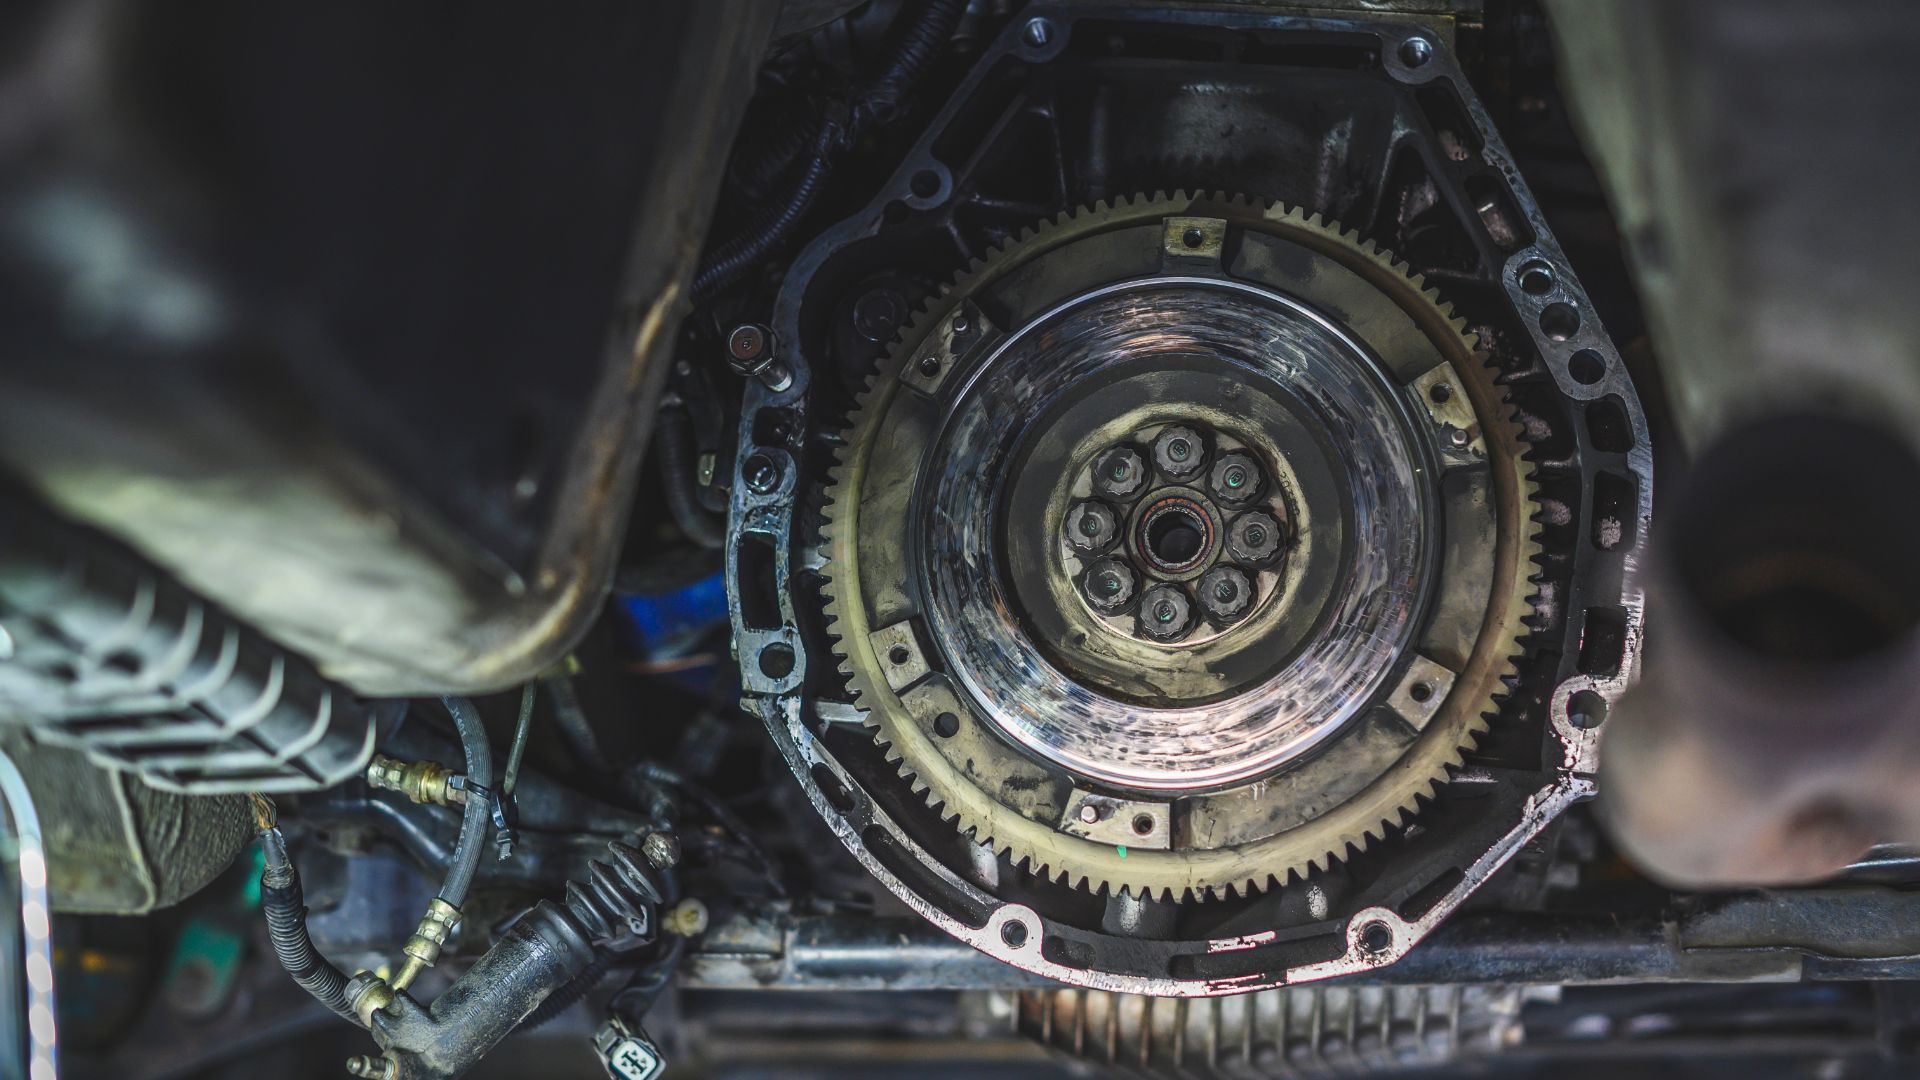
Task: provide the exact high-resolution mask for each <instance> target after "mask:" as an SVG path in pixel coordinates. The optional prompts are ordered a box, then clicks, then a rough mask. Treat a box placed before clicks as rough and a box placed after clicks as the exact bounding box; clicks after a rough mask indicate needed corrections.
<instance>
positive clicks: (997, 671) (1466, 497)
mask: <svg viewBox="0 0 1920 1080" xmlns="http://www.w3.org/2000/svg"><path fill="white" fill-rule="evenodd" d="M1494 374H1495V373H1494V371H1493V370H1492V369H1491V368H1490V366H1489V364H1488V362H1487V357H1486V355H1485V354H1484V353H1483V352H1481V351H1480V350H1479V349H1478V347H1477V343H1476V340H1475V339H1474V338H1473V337H1471V336H1470V335H1468V334H1467V333H1466V332H1465V329H1464V325H1463V323H1462V322H1460V321H1459V320H1457V319H1456V318H1454V316H1453V314H1452V312H1451V310H1450V309H1449V308H1448V307H1447V306H1446V305H1445V304H1443V303H1442V302H1441V301H1440V299H1439V297H1438V296H1437V295H1436V293H1435V292H1434V291H1433V290H1431V289H1428V288H1427V287H1425V285H1424V283H1423V282H1422V281H1421V280H1420V279H1419V278H1418V277H1417V276H1414V275H1412V274H1410V272H1409V271H1408V270H1407V268H1406V267H1405V266H1404V265H1403V264H1401V263H1399V262H1397V261H1396V260H1395V259H1394V257H1393V256H1392V255H1391V254H1389V253H1387V252H1385V251H1382V250H1380V249H1379V248H1378V247H1376V246H1374V245H1373V244H1371V243H1368V242H1365V241H1363V240H1361V239H1359V237H1358V235H1357V234H1355V233H1352V232H1347V231H1343V230H1342V229H1341V228H1340V227H1339V226H1337V225H1335V224H1333V223H1331V222H1327V221H1324V220H1322V219H1320V218H1318V217H1312V216H1307V215H1304V214H1302V213H1300V212H1298V211H1296V210H1292V209H1289V208H1287V207H1284V206H1279V205H1269V204H1264V203H1260V202H1256V201H1252V200H1248V199H1245V198H1235V197H1228V196H1224V195H1186V194H1176V195H1171V196H1168V195H1159V196H1153V197H1146V196H1142V197H1138V198H1133V199H1119V200H1116V201H1114V202H1113V203H1111V204H1108V203H1102V204H1099V205H1096V206H1092V207H1088V208H1084V209H1081V210H1079V211H1077V212H1075V213H1072V214H1065V215H1062V216H1060V217H1058V218H1056V219H1054V220H1052V221H1048V222H1046V223H1043V224H1041V225H1039V226H1038V227H1036V228H1033V229H1030V230H1028V231H1027V232H1026V233H1024V234H1022V235H1021V236H1019V237H1018V238H1016V239H1014V240H1012V241H1010V242H1009V243H1007V244H1006V245H1005V246H1004V247H1002V248H1000V249H999V250H998V251H996V252H995V253H993V254H992V255H991V256H990V257H988V258H987V259H985V260H983V261H979V262H977V263H976V264H975V265H974V266H973V267H972V268H971V270H970V271H969V272H967V273H965V274H964V275H962V276H961V277H960V278H959V279H958V280H957V281H955V282H953V283H952V284H951V286H950V287H948V288H947V289H946V290H944V291H943V292H942V293H941V294H940V295H939V296H938V297H937V298H936V299H935V300H934V301H933V302H932V303H930V304H929V305H928V306H927V307H926V308H925V309H924V310H923V311H922V312H921V313H920V315H919V316H918V317H917V318H916V319H915V320H913V321H912V322H911V323H910V324H909V325H908V327H907V328H906V329H905V330H904V331H903V332H902V334H901V336H900V337H899V339H898V340H897V341H896V342H895V344H894V346H893V348H892V349H891V350H890V352H889V353H888V355H887V356H886V358H885V359H884V360H883V361H882V363H881V365H880V367H879V369H878V371H877V372H876V373H875V375H874V377H873V379H872V381H871V383H870V384H869V386H868V387H867V389H866V391H865V393H864V394H862V395H861V396H860V398H859V400H858V403H857V405H856V407H855V409H854V411H853V414H852V416H851V418H850V420H849V422H848V425H847V427H846V430H845V432H844V436H843V440H842V443H843V445H842V446H841V448H840V450H839V453H838V462H837V466H836V467H835V468H834V469H833V470H832V472H831V479H830V484H829V487H828V490H827V493H826V507H825V516H826V518H827V523H826V525H825V526H824V529H823V534H822V535H823V554H824V565H823V573H824V574H825V575H826V578H827V581H826V584H825V592H826V598H827V603H826V612H827V616H828V619H829V633H830V634H831V635H833V636H835V637H836V638H837V642H836V643H835V646H834V648H835V652H836V654H837V656H838V658H839V659H840V661H841V671H842V672H843V673H844V675H845V677H846V679H847V680H848V683H849V685H850V688H851V690H852V693H853V695H854V702H855V704H856V705H857V707H858V709H859V710H860V714H861V719H862V721H863V722H864V723H865V724H866V725H867V726H868V728H870V730H871V734H872V736H873V738H874V739H875V740H877V741H878V742H879V743H880V744H881V745H882V746H883V747H884V748H885V752H886V756H887V759H888V761H890V762H893V763H896V764H897V767H898V771H899V775H900V777H901V778H902V780H903V782H905V783H907V784H910V785H911V786H912V788H913V790H914V791H915V792H916V793H920V794H921V795H923V796H924V799H925V800H926V803H927V804H928V805H929V806H931V807H933V808H935V809H936V810H937V811H938V812H939V815H940V817H942V818H943V819H945V820H947V821H949V822H950V823H951V824H952V825H953V826H954V827H956V828H957V829H958V830H959V831H960V832H961V833H962V834H964V835H965V836H967V837H968V838H970V839H971V840H972V841H973V842H974V843H975V844H977V845H983V846H984V847H986V848H987V849H989V850H991V851H993V852H995V853H996V854H1000V855H1004V856H1008V857H1010V858H1011V859H1012V861H1013V862H1014V863H1015V864H1016V865H1022V866H1024V867H1025V868H1026V869H1027V870H1028V871H1030V872H1032V873H1035V874H1039V875H1043V876H1045V877H1046V878H1048V879H1050V880H1054V881H1063V882H1065V883H1067V884H1070V885H1073V886H1076V887H1080V888H1084V889H1087V890H1090V891H1094V892H1099V891H1103V890H1104V891H1107V892H1109V893H1122V892H1124V893H1126V894H1128V895H1132V896H1136V897H1139V896H1145V897H1149V898H1161V899H1169V898H1170V899H1190V898H1201V899H1204V898H1210V897H1222V896H1231V895H1247V894H1250V893H1253V892H1257V891H1260V890H1263V889H1265V888H1267V887H1269V886H1271V885H1274V884H1276V883H1278V884H1284V883H1286V882H1287V881H1288V880H1289V879H1290V878H1292V877H1297V876H1304V875H1306V874H1308V873H1309V872H1311V871H1312V870H1314V869H1315V868H1320V869H1324V868H1326V867H1328V866H1330V865H1331V864H1332V863H1333V862H1335V861H1337V860H1340V859H1343V858H1346V857H1348V856H1349V855H1350V854H1352V853H1354V852H1357V851H1360V850H1362V849H1364V848H1366V847H1367V846H1368V845H1369V844H1370V843H1371V842H1372V841H1374V840H1376V839H1378V838H1380V837H1381V836H1383V835H1384V834H1385V832H1386V831H1387V830H1389V829H1394V828H1397V827H1400V826H1402V825H1403V824H1404V823H1406V822H1407V821H1408V820H1409V818H1410V817H1411V816H1412V815H1414V814H1416V813H1417V812H1418V811H1419V809H1420V806H1421V804H1422V801H1423V800H1425V799H1427V798H1429V797H1430V796H1431V795H1432V794H1433V793H1434V791H1435V790H1436V787H1437V785H1440V784H1443V783H1446V782H1447V781H1448V779H1449V776H1450V770H1454V769H1457V768H1458V767H1459V766H1460V764H1461V762H1462V755H1463V752H1465V751H1467V750H1469V749H1471V748H1472V746H1473V745H1474V743H1475V741H1476V739H1477V738H1479V737H1480V735H1481V734H1482V733H1484V732H1485V731H1486V730H1487V726H1488V723H1489V718H1490V717H1492V716H1493V715H1494V714H1495V713H1496V711H1497V707H1498V703H1499V698H1500V697H1501V695H1503V694H1504V693H1506V692H1507V690H1508V688H1509V680H1510V679H1511V677H1512V675H1513V673H1514V665H1513V659H1514V657H1515V656H1516V654H1518V653H1519V652H1520V639H1521V638H1522V637H1523V636H1524V635H1525V633H1526V630H1527V627H1526V622H1525V620H1526V617H1527V616H1528V614H1529V612H1530V611H1531V609H1532V604H1533V599H1534V593H1535V589H1534V586H1533V585H1532V584H1531V578H1532V575H1533V573H1534V570H1535V567H1534V562H1533V556H1534V555H1535V554H1536V553H1537V552H1538V550H1539V549H1538V546H1537V544H1536V543H1535V540H1534V536H1533V530H1534V526H1533V524H1532V519H1533V516H1534V511H1535V505H1534V485H1533V480H1532V468H1531V466H1530V465H1529V463H1528V461H1527V460H1526V458H1525V456H1524V453H1523V444H1522V443H1521V441H1520V429H1519V426H1518V425H1517V424H1516V422H1515V419H1514V416H1513V411H1512V407H1511V406H1510V404H1509V403H1508V402H1507V400H1506V398H1505V396H1504V394H1503V393H1502V390H1501V388H1500V386H1499V385H1497V384H1496V382H1495V379H1494Z"/></svg>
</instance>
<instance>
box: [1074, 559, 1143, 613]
mask: <svg viewBox="0 0 1920 1080" xmlns="http://www.w3.org/2000/svg"><path fill="white" fill-rule="evenodd" d="M1080 587H1081V589H1082V590H1084V591H1085V593H1086V597H1087V603H1089V604H1091V605H1093V609H1094V610H1095V611H1098V612H1101V613H1103V614H1107V615H1111V614H1113V613H1114V612H1117V611H1124V610H1126V607H1127V605H1128V604H1129V603H1131V602H1132V600H1133V594H1134V590H1135V589H1137V588H1138V587H1139V582H1138V581H1137V580H1135V578H1134V576H1133V567H1131V566H1128V565H1127V563H1126V560H1124V559H1101V560H1100V561H1099V562H1097V563H1094V564H1093V566H1092V567H1090V568H1088V570H1087V576H1086V580H1085V581H1083V582H1082V583H1081V586H1080Z"/></svg>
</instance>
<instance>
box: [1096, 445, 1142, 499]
mask: <svg viewBox="0 0 1920 1080" xmlns="http://www.w3.org/2000/svg"><path fill="white" fill-rule="evenodd" d="M1146 485H1147V461H1146V459H1145V458H1143V457H1141V456H1140V451H1138V450H1135V449H1134V448H1133V447H1131V446H1116V447H1113V448H1112V449H1110V450H1106V451H1103V452H1102V453H1101V455H1100V456H1099V457H1097V458H1094V459H1093V490H1094V491H1095V492H1096V493H1097V494H1100V495H1104V496H1106V497H1107V498H1109V499H1131V498H1132V497H1133V496H1135V495H1137V494H1139V493H1140V489H1141V488H1143V487H1145V486H1146Z"/></svg>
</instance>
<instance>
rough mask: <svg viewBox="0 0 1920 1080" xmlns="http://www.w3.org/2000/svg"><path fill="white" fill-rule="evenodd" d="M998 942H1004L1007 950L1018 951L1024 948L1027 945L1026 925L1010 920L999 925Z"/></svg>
mask: <svg viewBox="0 0 1920 1080" xmlns="http://www.w3.org/2000/svg"><path fill="white" fill-rule="evenodd" d="M1000 940H1001V941H1004V942H1006V943H1007V948H1009V949H1018V948H1021V947H1023V946H1025V945H1026V943H1027V924H1026V923H1023V922H1015V921H1013V920H1011V919H1009V920H1008V921H1006V922H1003V923H1001V924H1000Z"/></svg>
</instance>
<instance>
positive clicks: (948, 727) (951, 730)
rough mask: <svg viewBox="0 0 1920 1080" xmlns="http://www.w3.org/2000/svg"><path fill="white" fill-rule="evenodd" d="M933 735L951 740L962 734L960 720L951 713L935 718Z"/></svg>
mask: <svg viewBox="0 0 1920 1080" xmlns="http://www.w3.org/2000/svg"><path fill="white" fill-rule="evenodd" d="M933 733H934V734H935V735H938V736H940V737H941V738H943V739H951V738H953V737H954V736H955V735H958V734H960V718H959V717H958V716H955V715H954V714H952V713H950V712H943V713H941V714H940V715H939V716H936V717H934V718H933Z"/></svg>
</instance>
